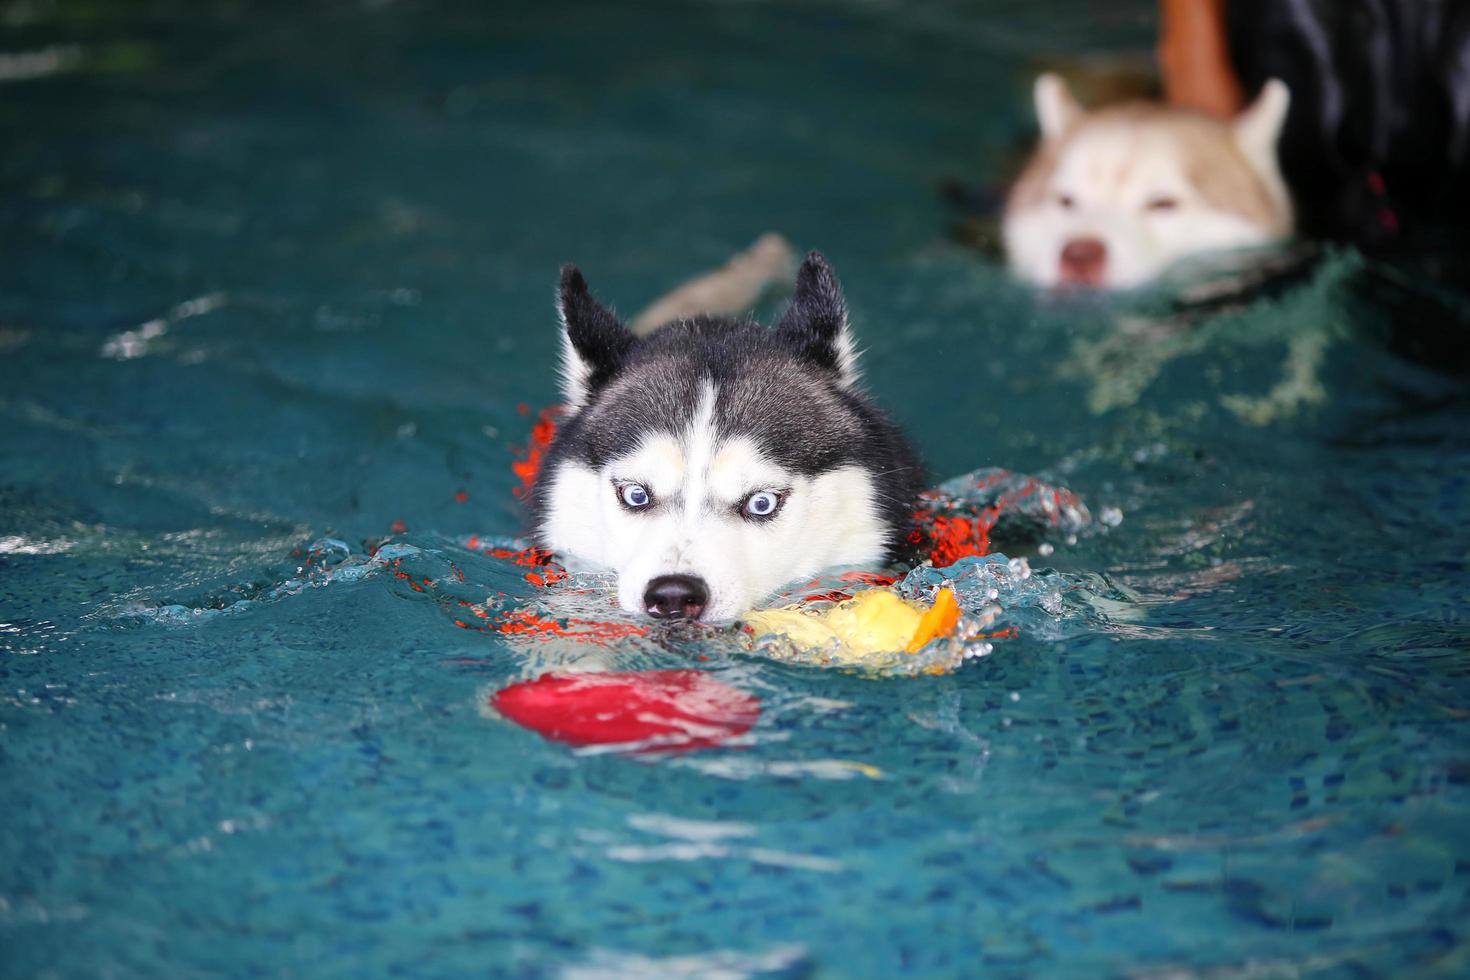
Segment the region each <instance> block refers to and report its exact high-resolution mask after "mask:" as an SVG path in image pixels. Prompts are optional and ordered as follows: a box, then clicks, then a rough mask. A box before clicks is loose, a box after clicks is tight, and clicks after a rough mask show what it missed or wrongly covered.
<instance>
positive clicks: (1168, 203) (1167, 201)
mask: <svg viewBox="0 0 1470 980" xmlns="http://www.w3.org/2000/svg"><path fill="white" fill-rule="evenodd" d="M1178 206H1179V200H1178V198H1173V197H1151V198H1149V200H1148V204H1146V205H1144V207H1146V208H1148V209H1149V210H1150V211H1173V210H1174V209H1175V208H1177V207H1178Z"/></svg>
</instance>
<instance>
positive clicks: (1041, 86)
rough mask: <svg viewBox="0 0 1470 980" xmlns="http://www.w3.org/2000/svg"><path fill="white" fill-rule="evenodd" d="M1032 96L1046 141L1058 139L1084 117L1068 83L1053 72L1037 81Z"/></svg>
mask: <svg viewBox="0 0 1470 980" xmlns="http://www.w3.org/2000/svg"><path fill="white" fill-rule="evenodd" d="M1031 95H1032V100H1033V101H1034V102H1035V103H1036V121H1037V122H1039V123H1040V124H1041V135H1042V136H1043V137H1045V138H1046V139H1049V140H1054V139H1057V138H1058V137H1060V136H1061V135H1062V134H1063V133H1065V132H1066V131H1067V130H1069V129H1071V128H1072V126H1073V124H1075V123H1076V122H1077V120H1079V119H1081V118H1082V116H1083V115H1084V110H1083V108H1082V106H1080V105H1078V104H1077V100H1076V99H1074V98H1072V93H1071V92H1070V91H1068V89H1067V83H1066V82H1064V81H1062V79H1061V77H1060V76H1058V75H1053V74H1052V73H1051V72H1047V73H1046V74H1045V75H1042V76H1041V77H1039V78H1037V79H1036V85H1035V87H1034V88H1033V89H1032V93H1031Z"/></svg>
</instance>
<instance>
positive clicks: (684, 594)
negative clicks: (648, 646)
mask: <svg viewBox="0 0 1470 980" xmlns="http://www.w3.org/2000/svg"><path fill="white" fill-rule="evenodd" d="M707 602H709V588H708V587H707V586H706V585H705V584H704V580H703V579H698V578H695V577H694V576H693V575H660V576H659V577H658V578H656V579H654V580H653V581H652V582H649V583H648V588H647V589H646V590H644V593H643V608H644V609H646V610H648V615H650V616H652V617H653V618H654V619H698V618H699V617H700V615H702V614H703V613H704V606H705V603H707Z"/></svg>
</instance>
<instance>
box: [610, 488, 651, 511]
mask: <svg viewBox="0 0 1470 980" xmlns="http://www.w3.org/2000/svg"><path fill="white" fill-rule="evenodd" d="M618 497H619V498H621V500H622V501H623V506H624V507H631V508H633V509H634V510H637V509H638V508H640V507H647V506H648V505H649V504H651V503H653V497H652V496H651V495H650V494H649V492H648V491H647V490H645V489H644V488H643V487H642V485H640V484H637V483H624V484H623V485H622V486H620V487H618Z"/></svg>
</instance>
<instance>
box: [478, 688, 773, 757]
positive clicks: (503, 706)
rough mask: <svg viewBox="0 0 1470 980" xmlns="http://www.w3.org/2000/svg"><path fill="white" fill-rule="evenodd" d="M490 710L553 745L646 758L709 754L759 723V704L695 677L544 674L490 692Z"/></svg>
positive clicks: (747, 696)
mask: <svg viewBox="0 0 1470 980" xmlns="http://www.w3.org/2000/svg"><path fill="white" fill-rule="evenodd" d="M490 706H491V707H493V708H494V709H495V710H496V711H498V712H500V714H501V715H502V716H504V717H505V718H508V719H510V720H511V721H513V722H515V723H516V724H518V725H521V726H523V727H525V728H529V729H531V730H532V731H534V732H536V733H538V734H540V735H542V736H544V737H545V738H549V739H552V740H553V741H557V742H566V743H568V744H570V745H577V746H583V745H622V744H629V743H646V744H640V745H638V749H639V751H645V752H646V751H656V752H670V751H677V752H683V751H688V750H690V749H703V748H712V747H714V746H717V745H719V744H721V743H723V742H725V741H727V740H729V739H731V738H734V737H735V736H737V735H743V734H745V733H746V732H748V731H750V726H751V725H754V724H755V722H756V719H757V718H759V717H760V701H759V700H757V699H756V698H755V697H753V696H752V695H749V694H746V693H745V692H744V691H740V690H737V689H736V688H733V687H731V686H730V685H728V684H724V683H721V682H720V681H717V680H715V679H714V677H713V676H712V675H711V674H709V673H708V672H707V671H701V670H644V671H601V672H595V673H576V674H543V675H541V676H540V677H538V678H536V679H535V680H530V681H522V682H520V683H518V684H512V685H510V686H509V687H505V688H501V689H500V690H499V691H496V692H495V693H494V694H492V695H491V696H490Z"/></svg>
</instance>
